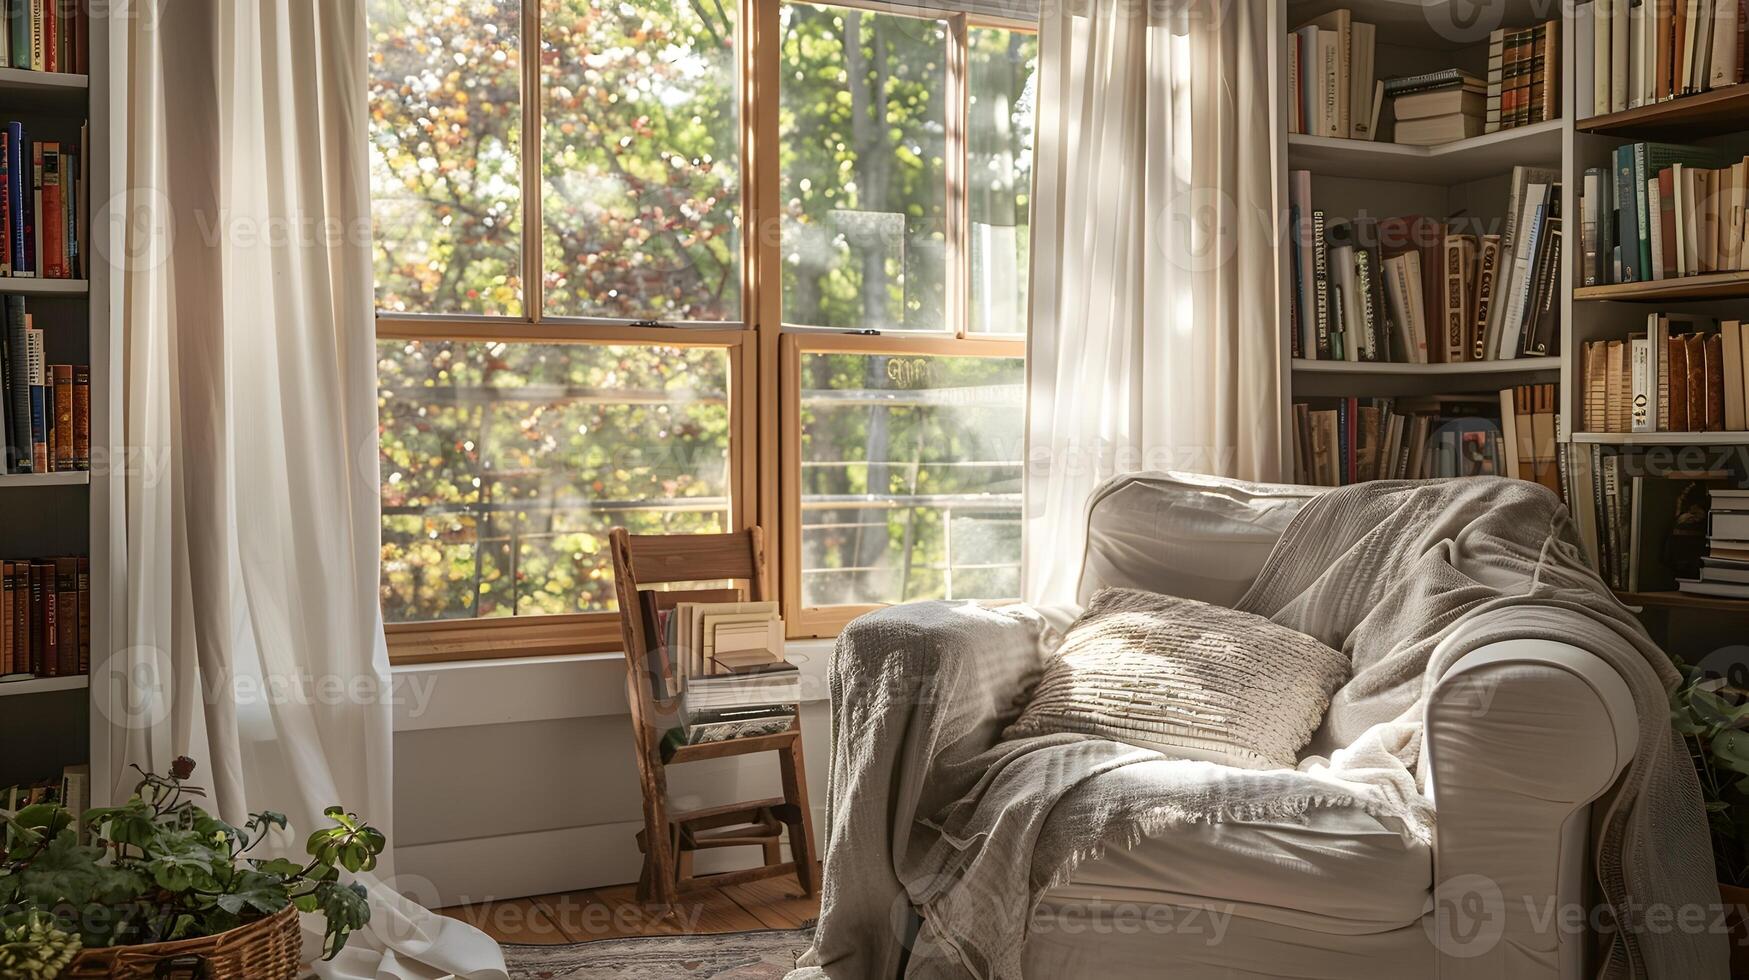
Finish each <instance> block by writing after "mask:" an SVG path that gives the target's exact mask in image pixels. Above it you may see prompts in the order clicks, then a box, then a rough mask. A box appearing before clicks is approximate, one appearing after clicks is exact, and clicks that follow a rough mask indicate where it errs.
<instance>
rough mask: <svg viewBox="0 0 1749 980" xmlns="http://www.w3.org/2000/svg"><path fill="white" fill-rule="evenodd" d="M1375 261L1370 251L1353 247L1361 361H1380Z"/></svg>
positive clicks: (1380, 311)
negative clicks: (1359, 322)
mask: <svg viewBox="0 0 1749 980" xmlns="http://www.w3.org/2000/svg"><path fill="white" fill-rule="evenodd" d="M1375 259H1376V255H1375V254H1374V253H1373V251H1372V250H1371V249H1368V248H1365V247H1362V246H1358V245H1357V246H1355V249H1354V288H1355V293H1356V296H1355V301H1356V302H1357V303H1359V304H1360V321H1361V337H1360V359H1361V360H1363V361H1377V360H1382V358H1381V357H1380V355H1379V350H1380V343H1379V341H1380V335H1381V334H1382V332H1383V326H1382V324H1383V320H1384V310H1383V309H1382V308H1381V305H1380V303H1379V302H1378V298H1379V295H1380V292H1379V277H1378V270H1377V268H1376V267H1375Z"/></svg>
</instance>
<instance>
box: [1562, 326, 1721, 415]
mask: <svg viewBox="0 0 1749 980" xmlns="http://www.w3.org/2000/svg"><path fill="white" fill-rule="evenodd" d="M1579 369H1580V372H1581V378H1582V381H1583V384H1584V386H1585V388H1584V391H1585V399H1584V425H1585V429H1584V431H1587V432H1743V431H1746V430H1749V393H1746V390H1745V389H1746V388H1749V385H1746V384H1745V380H1746V379H1749V331H1746V330H1745V325H1744V324H1743V322H1742V321H1739V320H1725V321H1717V320H1713V319H1711V318H1709V317H1704V316H1695V315H1690V314H1684V313H1652V314H1648V316H1647V318H1646V329H1645V331H1643V332H1638V331H1636V332H1634V333H1632V334H1630V335H1629V336H1628V338H1627V339H1626V340H1594V341H1590V342H1588V343H1586V344H1585V346H1584V349H1583V351H1582V352H1581V358H1580V363H1579Z"/></svg>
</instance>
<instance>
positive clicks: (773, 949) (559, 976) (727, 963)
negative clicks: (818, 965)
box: [504, 928, 814, 980]
mask: <svg viewBox="0 0 1749 980" xmlns="http://www.w3.org/2000/svg"><path fill="white" fill-rule="evenodd" d="M813 936H814V930H813V929H811V928H810V929H796V930H770V931H766V932H730V933H724V934H722V935H720V936H655V937H651V938H648V939H603V940H597V941H595V942H592V943H576V944H574V945H570V946H513V945H508V944H506V945H505V947H504V959H505V960H506V961H507V962H508V963H509V966H510V978H511V980H668V978H670V977H676V978H684V980H778V978H780V977H782V976H783V975H784V974H785V973H788V972H789V971H790V970H792V969H794V968H795V965H796V957H798V956H800V955H802V951H803V950H805V949H807V948H808V944H809V943H810V942H812V941H813Z"/></svg>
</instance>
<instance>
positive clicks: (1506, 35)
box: [1468, 20, 1561, 136]
mask: <svg viewBox="0 0 1749 980" xmlns="http://www.w3.org/2000/svg"><path fill="white" fill-rule="evenodd" d="M1487 93H1488V94H1487V102H1486V104H1485V110H1486V114H1485V116H1484V118H1483V125H1482V127H1481V131H1483V132H1489V133H1494V132H1498V131H1500V130H1502V129H1515V128H1517V127H1519V126H1530V125H1533V124H1535V123H1540V122H1548V121H1549V120H1551V119H1558V118H1560V115H1561V22H1560V21H1558V20H1549V21H1544V22H1542V23H1540V24H1532V25H1531V26H1529V27H1521V28H1513V29H1507V28H1499V29H1496V30H1495V31H1494V32H1493V33H1491V34H1489V35H1488V88H1487ZM1468 135H1472V136H1473V135H1475V134H1474V133H1470V134H1468Z"/></svg>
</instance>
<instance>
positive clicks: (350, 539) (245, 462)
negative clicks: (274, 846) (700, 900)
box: [98, 0, 504, 978]
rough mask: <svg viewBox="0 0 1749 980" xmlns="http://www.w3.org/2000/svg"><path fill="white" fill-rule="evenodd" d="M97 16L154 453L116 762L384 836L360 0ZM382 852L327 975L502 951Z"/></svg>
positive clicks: (171, 7) (142, 488)
mask: <svg viewBox="0 0 1749 980" xmlns="http://www.w3.org/2000/svg"><path fill="white" fill-rule="evenodd" d="M106 29H107V30H108V32H109V33H108V42H109V46H110V48H111V51H112V55H113V63H114V71H113V79H112V84H111V87H110V96H111V98H112V100H113V102H112V106H113V110H112V113H111V118H109V119H108V120H107V123H108V132H109V134H110V136H111V137H112V139H113V140H114V141H115V145H117V146H119V147H121V148H122V149H121V151H120V155H121V159H120V160H118V161H117V167H116V171H117V172H116V179H115V186H116V188H117V190H118V192H117V194H116V196H115V197H114V198H113V199H112V200H111V201H109V202H108V205H107V208H103V207H100V208H99V214H98V220H100V221H104V220H107V221H108V222H111V223H112V225H111V227H114V228H115V229H116V235H117V240H118V243H119V244H120V246H121V250H120V252H119V253H118V254H116V255H114V256H109V257H108V259H109V261H110V266H111V268H112V270H113V273H112V275H113V277H114V279H115V285H114V286H113V289H112V292H111V298H112V301H114V302H116V303H118V304H119V305H120V308H121V312H122V316H123V323H124V331H125V336H126V343H125V352H124V355H123V357H124V361H125V366H124V370H125V375H126V392H125V402H126V433H127V435H126V442H127V446H128V447H129V449H130V450H131V451H132V452H133V453H134V454H135V456H134V458H135V459H136V460H138V461H140V463H139V465H135V466H133V467H130V472H129V473H128V476H127V480H126V483H127V494H126V511H127V537H128V549H127V553H128V560H127V561H128V569H127V580H128V600H127V620H126V626H125V628H126V630H127V643H126V644H125V647H126V649H124V650H123V651H122V652H120V653H118V654H116V659H115V660H114V661H112V664H111V667H112V669H111V670H110V671H109V672H108V680H109V682H110V683H111V684H112V685H113V686H115V687H116V688H117V689H116V690H114V691H112V692H111V693H110V700H109V702H108V703H109V704H111V705H113V706H114V707H113V709H112V715H113V718H112V720H113V721H114V722H115V727H114V730H113V731H114V735H113V742H112V746H111V748H112V753H111V755H112V758H113V759H114V760H115V764H114V766H113V768H112V771H111V772H110V773H109V779H110V781H111V786H112V789H113V790H115V791H116V792H118V793H123V794H125V793H126V792H127V791H128V790H129V789H130V788H131V785H132V782H133V774H132V773H131V772H130V771H129V770H128V768H127V766H128V764H130V763H132V764H138V765H140V766H142V767H146V768H150V769H155V770H157V771H160V772H162V771H166V769H167V768H168V765H169V762H170V760H171V759H172V758H174V757H175V756H177V755H181V754H186V755H189V756H192V757H193V758H195V759H196V760H197V762H198V763H199V769H198V770H197V772H196V775H195V778H194V780H193V782H195V783H196V784H199V785H203V786H205V787H207V789H208V790H209V792H210V797H211V799H210V802H211V804H212V805H214V806H215V807H216V809H217V810H218V811H219V813H220V814H221V815H222V816H223V817H224V818H225V819H227V820H231V821H238V820H240V819H242V814H244V813H245V812H246V811H250V810H260V809H273V810H279V811H282V812H284V813H286V814H287V815H288V816H289V817H290V818H291V820H292V823H293V826H294V827H295V828H296V829H297V830H298V831H301V832H302V833H301V834H299V835H297V836H294V837H290V838H288V839H287V841H286V842H285V843H286V845H287V846H288V847H289V848H290V849H294V850H298V851H301V840H302V836H303V835H304V834H307V833H308V832H309V831H311V830H314V829H316V828H317V827H319V826H321V825H323V819H322V816H321V814H322V810H323V808H324V807H325V806H327V805H329V804H333V803H342V804H344V805H345V806H347V807H348V808H349V809H352V810H355V811H356V812H358V813H360V814H362V815H364V816H366V817H367V818H369V819H370V820H371V821H372V822H373V823H375V824H377V825H378V826H380V827H382V828H384V829H385V830H386V831H388V833H389V835H390V841H391V843H392V841H393V839H394V829H393V823H392V820H391V817H392V814H391V812H390V803H391V800H390V796H391V791H392V788H393V786H392V781H391V778H390V737H391V731H390V729H391V725H390V711H391V702H390V700H389V699H390V697H391V688H390V685H389V669H388V654H387V650H386V648H385V646H384V642H383V631H382V621H381V613H380V611H379V608H378V600H377V573H378V569H377V554H378V552H377V549H378V520H379V514H378V489H377V462H376V459H377V457H376V390H375V343H374V339H373V324H372V285H371V260H370V210H369V206H370V202H369V192H368V184H367V172H366V168H367V157H366V139H367V122H366V120H367V115H366V113H367V106H366V94H365V78H366V75H365V72H366V63H365V50H364V44H365V19H364V4H363V0H212V2H200V3H189V2H185V0H150V2H134V3H130V4H125V5H116V7H115V13H114V14H113V16H112V17H111V19H110V20H109V21H108V22H107V26H106ZM99 122H100V124H101V123H102V122H103V120H102V119H101V118H100V119H99ZM392 867H393V865H392V863H387V862H386V863H385V864H384V865H383V866H382V867H380V868H379V869H378V871H377V873H376V874H375V875H367V876H363V878H362V880H363V882H364V884H365V885H366V887H367V889H368V890H369V892H370V897H371V905H372V912H373V914H372V921H371V925H370V928H369V930H368V931H366V932H363V933H358V934H354V936H353V938H352V941H351V943H350V944H349V946H348V948H347V950H346V951H345V953H343V954H342V957H341V958H340V959H338V960H336V961H334V962H333V963H328V964H324V965H323V966H322V967H321V972H322V973H323V975H325V976H330V977H437V976H444V975H449V974H452V973H453V974H459V975H462V976H469V977H495V978H502V977H503V976H504V964H503V958H502V955H501V953H500V952H499V950H498V948H497V946H496V944H494V943H493V942H492V941H491V940H489V939H488V938H487V937H486V936H485V935H483V934H482V933H480V932H479V931H477V930H475V929H473V928H472V927H470V926H467V925H464V924H462V923H460V922H456V921H454V920H451V919H447V918H443V917H441V916H437V915H434V914H433V913H430V912H428V911H426V910H425V909H423V908H420V907H419V906H418V905H416V904H414V903H413V902H411V901H407V900H406V899H404V898H402V897H401V895H400V894H398V893H397V891H398V889H400V890H411V891H413V892H414V893H416V894H417V893H421V892H423V893H427V894H428V893H429V890H428V889H423V888H420V887H418V885H417V883H412V884H411V886H410V885H409V883H408V882H404V881H397V880H396V879H395V878H394V876H393V871H392ZM306 925H309V923H308V922H307V923H306ZM318 934H319V933H318ZM310 948H311V947H309V946H306V949H310Z"/></svg>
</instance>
